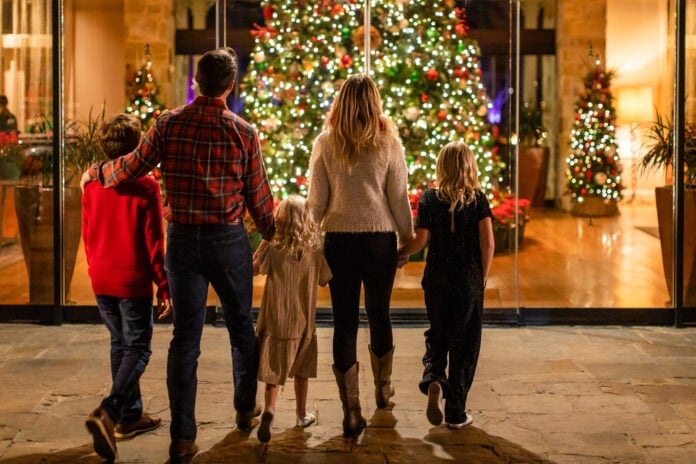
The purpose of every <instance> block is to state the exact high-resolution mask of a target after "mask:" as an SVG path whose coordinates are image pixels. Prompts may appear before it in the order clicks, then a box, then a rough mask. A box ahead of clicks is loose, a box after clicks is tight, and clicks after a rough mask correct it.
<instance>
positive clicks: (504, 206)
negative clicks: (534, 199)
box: [491, 195, 531, 228]
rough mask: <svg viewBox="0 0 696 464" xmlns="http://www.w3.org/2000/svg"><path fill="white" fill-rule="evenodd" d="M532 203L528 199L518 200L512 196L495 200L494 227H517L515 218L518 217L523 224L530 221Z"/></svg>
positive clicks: (492, 211)
mask: <svg viewBox="0 0 696 464" xmlns="http://www.w3.org/2000/svg"><path fill="white" fill-rule="evenodd" d="M530 204H531V203H530V201H529V200H527V199H526V198H516V197H515V196H512V195H507V196H504V197H499V198H496V199H494V202H493V207H492V208H491V213H493V218H494V219H495V220H494V221H493V225H494V227H495V226H503V227H507V228H511V227H515V225H516V224H515V218H516V217H518V218H519V221H520V223H521V224H524V223H526V222H527V221H529V207H530Z"/></svg>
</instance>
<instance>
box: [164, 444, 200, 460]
mask: <svg viewBox="0 0 696 464" xmlns="http://www.w3.org/2000/svg"><path fill="white" fill-rule="evenodd" d="M197 452H198V445H196V440H172V442H171V444H170V445H169V462H170V463H171V464H182V463H185V462H189V461H191V458H192V457H193V456H194V455H195V454H196V453H197Z"/></svg>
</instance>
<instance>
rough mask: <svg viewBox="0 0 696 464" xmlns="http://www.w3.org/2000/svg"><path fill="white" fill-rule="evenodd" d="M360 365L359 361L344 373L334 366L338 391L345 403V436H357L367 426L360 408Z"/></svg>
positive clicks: (342, 401)
mask: <svg viewBox="0 0 696 464" xmlns="http://www.w3.org/2000/svg"><path fill="white" fill-rule="evenodd" d="M358 367H359V366H358V363H355V364H353V365H352V366H351V367H350V369H348V370H347V371H346V372H345V373H343V374H342V373H341V372H340V371H339V370H338V369H336V366H333V372H334V375H335V376H336V383H337V384H338V393H339V396H340V397H341V403H342V404H343V435H344V436H345V437H357V436H358V435H360V432H362V431H363V429H364V428H365V427H367V421H366V420H365V418H364V417H363V416H362V412H361V408H360V390H359V388H358Z"/></svg>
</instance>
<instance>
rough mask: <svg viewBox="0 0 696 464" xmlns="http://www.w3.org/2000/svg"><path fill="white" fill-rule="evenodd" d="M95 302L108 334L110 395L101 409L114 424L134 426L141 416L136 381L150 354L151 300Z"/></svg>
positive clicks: (100, 298)
mask: <svg viewBox="0 0 696 464" xmlns="http://www.w3.org/2000/svg"><path fill="white" fill-rule="evenodd" d="M96 299H97V307H98V308H99V314H100V315H101V318H102V321H104V324H105V325H106V328H107V329H109V333H110V334H111V381H112V384H111V393H110V394H109V396H108V397H107V398H105V399H104V401H102V407H103V408H104V409H106V412H107V413H108V414H109V417H111V419H112V420H113V421H114V422H123V423H129V422H136V421H138V420H139V419H140V416H142V414H143V402H142V399H141V397H140V385H139V381H140V377H141V376H142V375H143V372H145V366H147V363H148V361H149V360H150V354H152V351H151V350H150V342H151V341H152V296H148V297H142V298H117V297H114V296H107V295H97V296H96Z"/></svg>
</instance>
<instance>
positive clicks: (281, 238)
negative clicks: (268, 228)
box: [271, 195, 321, 256]
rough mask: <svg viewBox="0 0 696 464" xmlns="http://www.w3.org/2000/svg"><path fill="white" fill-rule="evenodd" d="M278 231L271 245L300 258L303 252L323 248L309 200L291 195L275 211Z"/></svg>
mask: <svg viewBox="0 0 696 464" xmlns="http://www.w3.org/2000/svg"><path fill="white" fill-rule="evenodd" d="M274 215H275V225H276V230H275V234H274V235H273V239H272V240H271V245H273V246H275V247H278V248H279V249H281V250H284V251H287V252H288V253H290V254H292V255H294V256H299V255H300V253H301V252H302V250H304V249H307V250H316V249H318V248H319V247H320V246H321V240H320V236H319V226H318V225H317V223H316V222H315V221H314V217H313V216H312V211H311V210H310V209H309V206H308V205H307V200H305V199H304V198H303V197H301V196H299V195H290V196H288V197H287V198H286V199H285V200H283V201H281V202H280V204H279V205H278V207H277V208H276V210H275V214H274Z"/></svg>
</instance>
